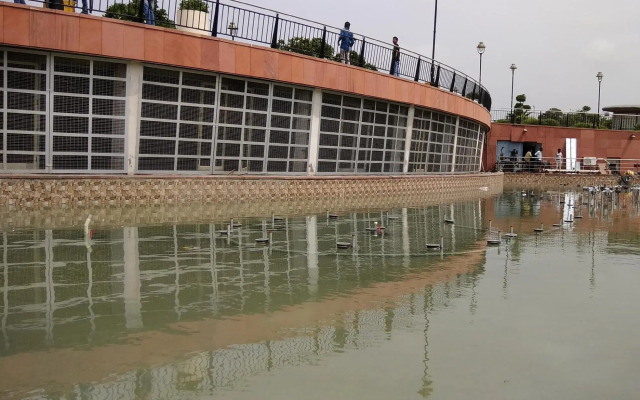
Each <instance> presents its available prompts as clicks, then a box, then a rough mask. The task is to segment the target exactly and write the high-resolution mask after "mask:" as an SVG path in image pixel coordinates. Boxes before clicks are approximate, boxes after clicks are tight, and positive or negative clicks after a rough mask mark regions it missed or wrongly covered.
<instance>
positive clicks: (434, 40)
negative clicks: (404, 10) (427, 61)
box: [431, 0, 438, 82]
mask: <svg viewBox="0 0 640 400" xmlns="http://www.w3.org/2000/svg"><path fill="white" fill-rule="evenodd" d="M437 21H438V0H436V8H435V11H434V12H433V46H431V82H433V81H434V80H435V76H434V74H435V64H436V59H435V57H436V22H437Z"/></svg>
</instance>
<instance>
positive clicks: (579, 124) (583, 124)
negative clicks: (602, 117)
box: [571, 122, 593, 128]
mask: <svg viewBox="0 0 640 400" xmlns="http://www.w3.org/2000/svg"><path fill="white" fill-rule="evenodd" d="M571 127H572V128H593V123H592V122H576V123H574V124H572V125H571Z"/></svg>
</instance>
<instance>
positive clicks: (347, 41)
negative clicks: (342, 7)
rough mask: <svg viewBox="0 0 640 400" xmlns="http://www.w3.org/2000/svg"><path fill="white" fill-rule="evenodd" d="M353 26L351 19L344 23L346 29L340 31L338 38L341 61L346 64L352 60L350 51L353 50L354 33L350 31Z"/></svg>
mask: <svg viewBox="0 0 640 400" xmlns="http://www.w3.org/2000/svg"><path fill="white" fill-rule="evenodd" d="M349 28H351V24H350V23H349V21H347V22H345V23H344V29H342V30H341V31H340V37H339V38H338V44H339V45H340V62H342V63H344V64H349V63H350V61H351V57H350V56H349V53H350V52H351V46H353V42H354V40H353V33H351V31H349Z"/></svg>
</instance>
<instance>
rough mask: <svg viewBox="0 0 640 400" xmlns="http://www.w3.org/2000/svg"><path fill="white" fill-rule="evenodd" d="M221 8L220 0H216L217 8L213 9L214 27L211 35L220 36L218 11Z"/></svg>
mask: <svg viewBox="0 0 640 400" xmlns="http://www.w3.org/2000/svg"><path fill="white" fill-rule="evenodd" d="M219 9H220V0H216V8H215V9H214V11H213V27H212V28H211V36H213V37H218V11H219Z"/></svg>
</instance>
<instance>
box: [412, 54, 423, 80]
mask: <svg viewBox="0 0 640 400" xmlns="http://www.w3.org/2000/svg"><path fill="white" fill-rule="evenodd" d="M420 61H422V60H421V59H420V57H418V64H417V65H416V76H415V78H413V81H414V82H418V79H420Z"/></svg>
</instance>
